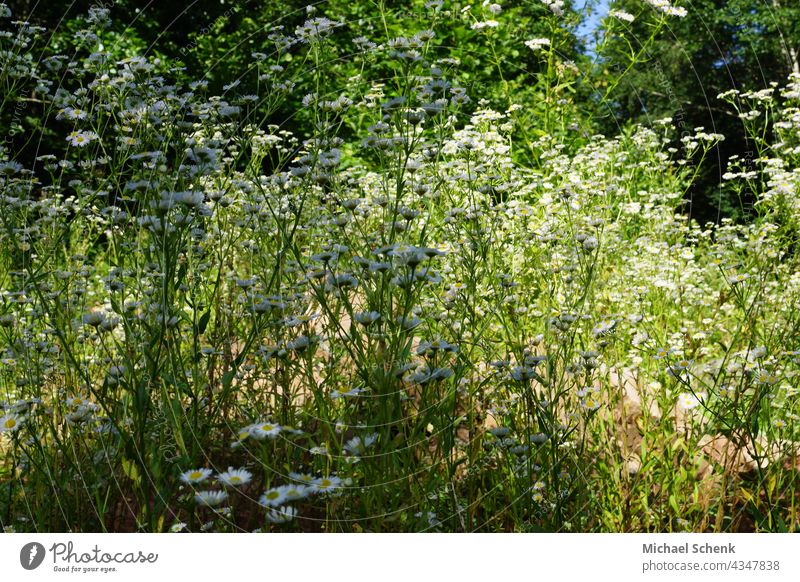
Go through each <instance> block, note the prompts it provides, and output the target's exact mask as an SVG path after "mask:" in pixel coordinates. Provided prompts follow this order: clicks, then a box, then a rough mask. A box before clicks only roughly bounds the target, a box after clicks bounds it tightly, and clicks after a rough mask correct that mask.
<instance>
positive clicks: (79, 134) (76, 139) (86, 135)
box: [67, 131, 97, 148]
mask: <svg viewBox="0 0 800 582" xmlns="http://www.w3.org/2000/svg"><path fill="white" fill-rule="evenodd" d="M95 139H97V134H96V133H95V132H93V131H73V132H72V133H70V134H69V135H68V136H67V141H68V142H69V145H71V146H75V147H79V148H82V147H84V146H87V145H89V143H91V142H92V140H95Z"/></svg>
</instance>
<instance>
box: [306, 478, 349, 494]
mask: <svg viewBox="0 0 800 582" xmlns="http://www.w3.org/2000/svg"><path fill="white" fill-rule="evenodd" d="M341 486H342V480H341V479H339V477H332V476H329V477H320V478H318V479H314V481H313V482H312V483H311V487H312V489H313V491H314V492H315V493H328V492H329V491H335V490H337V489H340V488H341Z"/></svg>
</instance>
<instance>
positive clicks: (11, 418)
mask: <svg viewBox="0 0 800 582" xmlns="http://www.w3.org/2000/svg"><path fill="white" fill-rule="evenodd" d="M21 425H22V418H21V417H20V416H18V415H17V414H14V413H13V412H12V413H10V414H5V415H3V416H0V432H14V431H16V430H18V429H19V427H20V426H21Z"/></svg>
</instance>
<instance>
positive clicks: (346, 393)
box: [331, 388, 366, 400]
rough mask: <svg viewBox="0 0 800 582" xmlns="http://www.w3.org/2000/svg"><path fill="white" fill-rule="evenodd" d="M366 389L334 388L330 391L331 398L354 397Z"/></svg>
mask: <svg viewBox="0 0 800 582" xmlns="http://www.w3.org/2000/svg"><path fill="white" fill-rule="evenodd" d="M365 391H366V390H364V389H363V388H350V389H349V390H334V391H333V392H331V398H332V399H333V400H336V399H337V398H355V397H357V396H358V395H359V394H362V393H364V392H365Z"/></svg>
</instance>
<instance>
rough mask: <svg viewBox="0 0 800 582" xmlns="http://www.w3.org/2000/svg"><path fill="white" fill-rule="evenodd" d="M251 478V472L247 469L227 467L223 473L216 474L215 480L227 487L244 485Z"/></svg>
mask: <svg viewBox="0 0 800 582" xmlns="http://www.w3.org/2000/svg"><path fill="white" fill-rule="evenodd" d="M252 478H253V474H252V473H251V472H250V471H248V470H247V469H234V468H233V467H228V470H227V471H225V472H224V473H220V474H219V475H217V481H219V482H220V483H222V484H223V485H225V486H227V487H240V486H242V485H246V484H247V483H249V482H250V480H251V479H252Z"/></svg>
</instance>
